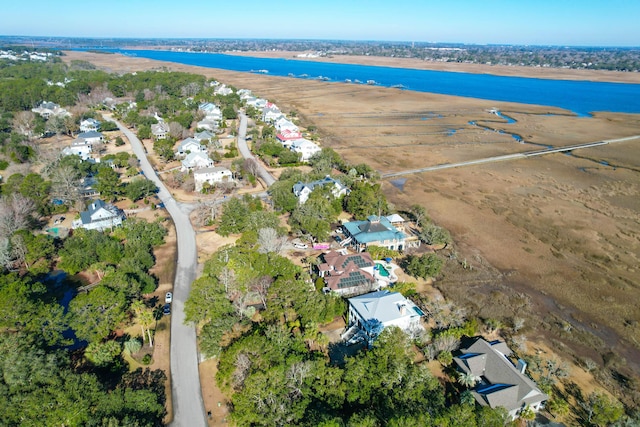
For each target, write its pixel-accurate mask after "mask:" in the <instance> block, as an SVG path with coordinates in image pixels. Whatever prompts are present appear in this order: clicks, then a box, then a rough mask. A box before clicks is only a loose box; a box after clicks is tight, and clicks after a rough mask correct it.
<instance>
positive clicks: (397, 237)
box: [340, 215, 407, 252]
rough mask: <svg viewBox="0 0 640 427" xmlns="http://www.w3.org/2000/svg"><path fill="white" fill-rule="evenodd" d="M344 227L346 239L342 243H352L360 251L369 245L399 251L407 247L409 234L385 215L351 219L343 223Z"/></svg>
mask: <svg viewBox="0 0 640 427" xmlns="http://www.w3.org/2000/svg"><path fill="white" fill-rule="evenodd" d="M342 229H343V231H344V234H345V239H344V240H343V241H342V242H341V243H340V244H341V245H342V246H346V245H351V246H352V247H353V248H354V249H355V250H356V251H359V252H360V251H364V250H366V249H367V246H368V245H374V246H382V247H384V248H387V249H391V250H397V251H401V250H403V249H405V247H406V239H407V236H406V235H405V234H404V233H403V232H401V231H399V230H398V229H397V228H395V227H394V226H393V225H392V224H391V222H390V221H389V219H387V218H386V217H384V216H376V215H370V216H369V217H368V218H367V219H366V220H365V221H349V222H346V223H344V224H343V225H342Z"/></svg>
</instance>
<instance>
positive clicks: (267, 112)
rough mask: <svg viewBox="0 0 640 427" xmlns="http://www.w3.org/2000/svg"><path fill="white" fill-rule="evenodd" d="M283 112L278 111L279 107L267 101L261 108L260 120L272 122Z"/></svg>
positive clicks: (281, 115)
mask: <svg viewBox="0 0 640 427" xmlns="http://www.w3.org/2000/svg"><path fill="white" fill-rule="evenodd" d="M283 116H284V114H282V112H281V111H280V108H278V106H277V105H276V104H274V103H273V102H267V103H266V104H265V105H264V108H263V109H262V121H263V122H266V123H273V122H275V121H276V120H278V119H279V118H280V117H283Z"/></svg>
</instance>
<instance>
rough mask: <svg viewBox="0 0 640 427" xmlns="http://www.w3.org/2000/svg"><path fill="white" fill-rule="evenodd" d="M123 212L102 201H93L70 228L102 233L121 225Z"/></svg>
mask: <svg viewBox="0 0 640 427" xmlns="http://www.w3.org/2000/svg"><path fill="white" fill-rule="evenodd" d="M124 218H125V216H124V212H123V211H122V210H121V209H119V208H117V207H116V206H114V205H111V204H108V203H105V202H104V201H102V200H94V201H93V202H91V204H90V205H89V208H88V209H87V210H86V211H84V212H80V219H78V220H75V221H73V223H72V225H71V226H72V228H86V229H87V230H98V231H103V230H106V229H109V228H113V227H118V226H120V225H122V220H124Z"/></svg>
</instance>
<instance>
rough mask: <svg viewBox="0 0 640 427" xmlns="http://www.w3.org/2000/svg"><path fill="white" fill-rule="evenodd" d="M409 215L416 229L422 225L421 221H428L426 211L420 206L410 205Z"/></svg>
mask: <svg viewBox="0 0 640 427" xmlns="http://www.w3.org/2000/svg"><path fill="white" fill-rule="evenodd" d="M409 214H411V217H412V219H413V223H414V224H415V225H416V227H420V226H422V225H423V221H425V220H428V219H429V217H428V216H427V210H426V209H425V208H424V206H422V205H417V204H416V205H411V207H410V208H409Z"/></svg>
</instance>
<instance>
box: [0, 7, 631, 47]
mask: <svg viewBox="0 0 640 427" xmlns="http://www.w3.org/2000/svg"><path fill="white" fill-rule="evenodd" d="M639 22H640V0H536V1H532V0H510V1H504V0H484V1H480V0H440V1H437V2H435V1H432V0H368V1H363V0H340V1H338V0H316V1H308V0H306V1H305V0H297V1H293V0H242V1H228V0H227V1H224V0H222V1H220V0H218V1H215V0H190V1H182V2H181V1H176V0H154V1H150V0H111V1H107V2H91V1H86V0H83V1H80V0H63V1H57V2H56V1H51V0H47V1H45V0H28V1H20V0H12V1H10V2H5V4H3V6H2V10H1V11H0V34H1V35H23V36H24V35H27V36H29V35H31V36H62V37H109V38H110V37H177V38H183V37H189V38H270V39H281V38H300V39H334V40H335V39H340V40H390V41H425V42H456V43H476V44H488V43H497V44H502V43H504V44H531V45H541V44H542V45H572V46H640V25H639V24H638V23H639Z"/></svg>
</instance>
